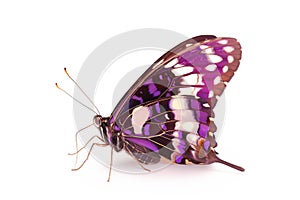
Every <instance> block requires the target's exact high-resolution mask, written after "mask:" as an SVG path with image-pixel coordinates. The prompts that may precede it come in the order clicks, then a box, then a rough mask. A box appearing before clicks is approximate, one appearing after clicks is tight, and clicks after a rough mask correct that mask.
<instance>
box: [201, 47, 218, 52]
mask: <svg viewBox="0 0 300 200" xmlns="http://www.w3.org/2000/svg"><path fill="white" fill-rule="evenodd" d="M201 53H205V54H214V53H215V51H214V49H213V48H212V47H209V48H206V49H203V50H201Z"/></svg>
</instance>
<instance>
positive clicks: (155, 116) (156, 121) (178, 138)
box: [56, 35, 244, 181]
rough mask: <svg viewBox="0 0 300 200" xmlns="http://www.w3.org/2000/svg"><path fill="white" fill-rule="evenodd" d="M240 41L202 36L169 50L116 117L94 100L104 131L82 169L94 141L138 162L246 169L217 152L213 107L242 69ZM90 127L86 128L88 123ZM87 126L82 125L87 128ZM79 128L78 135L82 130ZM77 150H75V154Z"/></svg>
mask: <svg viewBox="0 0 300 200" xmlns="http://www.w3.org/2000/svg"><path fill="white" fill-rule="evenodd" d="M241 54H242V51H241V46H240V44H239V42H238V41H237V40H236V39H234V38H229V37H216V36H213V35H201V36H197V37H194V38H191V39H188V40H186V41H184V42H182V43H180V44H179V45H177V46H176V47H174V48H172V49H171V50H169V51H168V52H167V53H165V54H164V55H163V56H161V57H160V58H159V59H158V60H157V61H156V62H154V63H153V64H152V65H151V66H150V67H149V68H148V69H147V70H146V71H145V72H144V73H143V74H142V75H141V76H140V78H138V80H137V81H136V82H135V83H134V84H133V85H132V87H131V88H130V89H129V90H128V91H127V93H126V94H125V95H124V96H123V98H122V99H121V100H120V102H119V103H118V104H117V106H116V107H115V109H114V111H113V112H112V114H111V116H109V117H103V116H101V115H100V112H99V110H98V109H97V107H96V106H95V104H94V103H93V102H92V101H91V99H90V98H89V97H88V96H87V95H86V94H85V93H84V91H83V90H82V89H81V88H80V87H79V85H78V84H77V83H76V82H75V81H74V80H73V79H72V77H71V76H70V75H69V74H68V72H67V71H66V69H65V72H66V74H67V75H68V77H69V78H70V79H71V80H72V81H73V82H74V83H75V85H76V86H77V87H78V88H79V89H80V90H81V91H82V92H83V94H84V95H85V96H86V97H87V98H88V100H89V101H90V102H91V104H92V105H93V107H95V109H96V111H94V110H93V109H92V108H90V107H88V106H86V105H84V104H82V103H81V102H80V101H78V100H76V99H74V98H73V97H72V96H71V95H70V94H68V93H67V92H66V91H65V90H63V89H61V88H60V87H59V86H58V85H57V83H56V86H57V88H58V89H60V90H62V91H63V92H65V93H66V94H67V95H69V96H71V97H72V98H73V99H74V100H75V101H77V102H78V103H80V104H82V105H83V106H84V107H86V108H88V109H89V110H91V111H92V112H94V113H96V115H95V117H94V121H93V124H91V125H89V126H87V127H90V126H92V125H95V126H96V127H97V128H98V130H99V132H100V135H95V136H94V137H92V138H91V139H90V140H89V141H88V142H87V143H86V144H85V145H84V146H83V147H82V148H80V149H78V145H77V140H76V148H77V151H76V152H75V153H73V154H76V161H77V155H78V153H79V152H80V151H81V150H82V149H84V148H85V147H86V146H87V145H88V144H89V143H90V142H92V141H93V139H95V138H97V139H99V141H101V143H100V142H99V143H93V144H92V145H91V147H90V149H89V152H88V155H87V157H86V159H85V160H84V161H83V163H82V164H81V165H80V166H79V167H78V168H76V169H73V170H78V169H80V168H81V167H82V166H83V165H84V163H85V162H86V161H87V159H88V158H89V156H90V154H91V151H92V149H93V147H94V146H108V145H110V146H111V161H110V170H109V175H108V181H109V179H110V174H111V168H112V156H113V152H114V151H116V152H119V151H121V150H125V151H126V152H127V153H128V154H129V155H130V156H132V158H133V159H135V160H136V161H137V162H138V164H139V165H140V166H141V167H142V168H143V169H145V170H147V171H149V170H148V169H147V168H146V167H145V165H148V164H155V163H158V162H159V161H160V160H161V159H162V158H164V159H166V160H169V161H170V162H171V163H177V164H188V163H194V164H211V163H215V162H218V163H221V164H225V165H227V166H229V167H232V168H234V169H237V170H239V171H244V168H242V167H240V166H237V165H234V164H231V163H229V162H226V161H224V160H222V159H220V158H219V157H217V152H216V151H215V147H216V146H217V143H216V140H215V135H214V133H215V132H216V129H217V128H216V125H215V124H214V111H213V109H214V107H215V105H216V103H217V100H218V97H219V96H221V94H222V93H223V91H224V89H225V87H226V85H227V83H228V82H229V81H230V79H231V78H232V77H233V75H234V72H235V71H236V70H237V69H238V67H239V64H240V59H241ZM87 127H85V128H87ZM85 128H83V129H85ZM83 129H81V130H79V131H78V132H77V133H76V138H77V134H78V133H79V132H80V131H82V130H83ZM73 154H72V155H73Z"/></svg>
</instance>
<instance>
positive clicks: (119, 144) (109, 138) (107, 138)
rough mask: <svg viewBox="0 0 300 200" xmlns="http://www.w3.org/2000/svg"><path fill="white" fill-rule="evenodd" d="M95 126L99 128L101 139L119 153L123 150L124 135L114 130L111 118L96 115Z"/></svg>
mask: <svg viewBox="0 0 300 200" xmlns="http://www.w3.org/2000/svg"><path fill="white" fill-rule="evenodd" d="M94 124H95V126H96V127H97V128H99V132H100V137H101V138H102V139H103V141H104V142H105V143H106V144H109V145H112V146H113V148H114V150H115V151H117V152H119V151H121V150H122V149H123V146H124V144H123V143H124V142H123V139H122V135H121V133H120V132H119V131H115V130H112V128H111V124H110V118H109V117H102V116H101V115H96V116H95V117H94Z"/></svg>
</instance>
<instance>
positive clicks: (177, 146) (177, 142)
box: [172, 138, 181, 153]
mask: <svg viewBox="0 0 300 200" xmlns="http://www.w3.org/2000/svg"><path fill="white" fill-rule="evenodd" d="M172 145H173V147H174V148H175V151H176V152H178V153H181V151H180V145H181V143H180V139H179V138H173V139H172Z"/></svg>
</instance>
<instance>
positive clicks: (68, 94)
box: [55, 83, 99, 115]
mask: <svg viewBox="0 0 300 200" xmlns="http://www.w3.org/2000/svg"><path fill="white" fill-rule="evenodd" d="M55 86H56V87H57V88H58V89H59V90H61V91H63V92H64V93H65V94H66V95H68V96H69V97H71V98H72V99H73V100H75V101H76V102H77V103H79V104H80V105H82V106H83V107H86V108H87V109H89V110H90V111H92V112H93V113H95V114H96V115H99V113H97V112H96V111H94V110H93V109H92V108H90V107H88V106H86V105H84V104H83V103H82V102H81V101H79V100H78V99H76V98H74V97H73V96H72V95H70V94H69V93H68V92H66V91H65V90H64V89H62V88H61V87H59V86H58V84H57V83H55ZM97 111H98V109H97ZM98 112H99V111H98Z"/></svg>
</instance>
